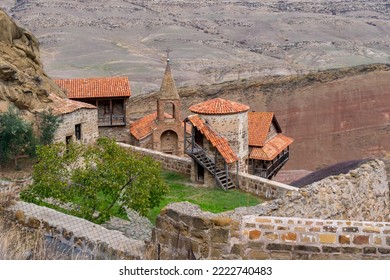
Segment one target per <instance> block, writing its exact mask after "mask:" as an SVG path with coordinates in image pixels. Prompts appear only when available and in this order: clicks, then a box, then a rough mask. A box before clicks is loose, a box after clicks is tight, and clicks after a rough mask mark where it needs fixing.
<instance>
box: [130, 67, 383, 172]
mask: <svg viewBox="0 0 390 280" xmlns="http://www.w3.org/2000/svg"><path fill="white" fill-rule="evenodd" d="M389 80H390V66H389V65H383V64H382V65H381V64H377V65H367V66H358V67H353V68H343V69H334V70H326V71H319V72H313V73H311V74H307V75H296V76H275V77H263V78H257V79H256V78H252V79H247V80H240V81H235V82H225V83H221V84H215V85H212V86H193V87H182V88H180V89H179V94H180V96H181V97H182V103H183V117H184V116H185V115H187V114H189V111H188V110H187V109H186V108H188V107H189V106H191V105H193V104H195V103H198V102H200V101H203V100H206V99H211V98H215V97H217V96H218V97H221V98H226V99H231V100H235V101H239V102H242V103H245V104H250V106H251V110H255V111H273V112H275V113H276V116H277V118H278V121H279V123H280V125H281V127H282V129H283V130H284V132H285V133H286V135H289V136H291V137H293V138H294V139H295V142H294V144H293V145H292V146H291V159H290V161H289V163H288V164H287V165H286V168H287V169H306V170H315V169H319V168H322V167H325V166H327V165H331V164H335V163H337V162H341V161H347V160H354V159H363V158H372V157H382V156H383V155H384V153H385V152H386V151H390V142H389V141H387V140H388V139H389V137H390V111H389V108H390V98H389V95H388V93H389ZM155 95H156V93H152V94H149V95H147V96H146V97H144V96H143V97H141V96H139V97H133V98H132V102H131V110H132V112H133V116H134V118H138V117H140V116H142V115H144V114H146V113H149V112H151V111H153V110H155V108H156V107H155V106H156V101H155V100H156V99H155V98H156V96H155Z"/></svg>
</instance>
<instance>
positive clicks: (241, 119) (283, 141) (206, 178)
mask: <svg viewBox="0 0 390 280" xmlns="http://www.w3.org/2000/svg"><path fill="white" fill-rule="evenodd" d="M189 109H190V110H191V112H193V113H196V114H195V115H190V116H188V117H187V118H186V119H185V120H184V122H185V130H186V131H190V133H189V134H187V135H186V138H185V153H186V154H187V155H189V156H191V157H192V158H193V164H194V174H193V179H194V180H195V181H198V182H204V184H206V185H219V186H221V187H223V188H224V189H230V188H234V187H235V182H234V181H233V180H231V178H230V175H229V171H230V172H231V171H235V172H246V173H249V174H253V175H257V176H261V177H264V178H268V179H271V178H272V177H273V176H275V175H276V173H277V172H278V171H279V170H280V169H281V168H282V167H283V165H284V164H285V163H286V162H287V160H288V158H289V145H290V144H291V143H292V142H293V139H291V138H289V137H287V136H285V135H283V134H282V130H281V128H280V126H279V124H278V122H277V120H276V118H275V115H274V114H273V113H264V112H250V113H248V111H249V107H248V106H246V105H243V104H240V103H237V102H233V101H229V100H224V99H221V98H216V99H212V100H208V101H205V102H202V103H200V104H196V105H193V106H191V107H190V108H189Z"/></svg>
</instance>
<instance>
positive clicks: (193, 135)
mask: <svg viewBox="0 0 390 280" xmlns="http://www.w3.org/2000/svg"><path fill="white" fill-rule="evenodd" d="M194 144H195V126H194V125H192V131H191V146H192V147H191V154H193V153H194Z"/></svg>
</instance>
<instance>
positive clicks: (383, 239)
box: [147, 203, 390, 259]
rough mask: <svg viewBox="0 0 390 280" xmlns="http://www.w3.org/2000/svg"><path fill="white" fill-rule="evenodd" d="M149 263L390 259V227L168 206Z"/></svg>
mask: <svg viewBox="0 0 390 280" xmlns="http://www.w3.org/2000/svg"><path fill="white" fill-rule="evenodd" d="M147 258H150V259H157V258H160V259H390V223H380V222H356V221H343V220H321V219H305V218H280V217H267V216H257V215H247V216H242V217H234V216H230V215H229V214H228V213H223V214H219V215H217V214H212V213H209V212H203V211H201V210H200V209H199V207H198V206H196V205H192V204H189V203H178V204H171V205H169V206H168V207H167V208H165V209H164V211H163V212H162V213H161V215H160V216H159V217H158V219H157V223H156V228H155V230H154V233H153V235H152V242H151V244H150V245H149V246H148V249H147Z"/></svg>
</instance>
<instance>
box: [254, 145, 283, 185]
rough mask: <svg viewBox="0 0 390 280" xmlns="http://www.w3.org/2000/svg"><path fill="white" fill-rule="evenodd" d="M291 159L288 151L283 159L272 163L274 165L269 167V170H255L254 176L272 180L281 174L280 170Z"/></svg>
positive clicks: (280, 158)
mask: <svg viewBox="0 0 390 280" xmlns="http://www.w3.org/2000/svg"><path fill="white" fill-rule="evenodd" d="M289 158H290V153H289V151H286V152H285V153H284V154H283V155H282V156H281V157H279V158H278V159H276V160H274V161H272V164H271V165H269V166H268V167H267V168H254V169H253V175H256V176H260V177H263V178H267V179H270V178H272V177H273V176H275V175H276V174H277V173H278V172H279V170H280V169H281V168H282V167H283V165H284V164H285V163H286V162H287V161H288V159H289Z"/></svg>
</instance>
